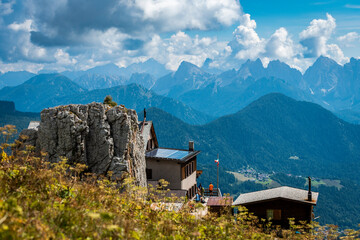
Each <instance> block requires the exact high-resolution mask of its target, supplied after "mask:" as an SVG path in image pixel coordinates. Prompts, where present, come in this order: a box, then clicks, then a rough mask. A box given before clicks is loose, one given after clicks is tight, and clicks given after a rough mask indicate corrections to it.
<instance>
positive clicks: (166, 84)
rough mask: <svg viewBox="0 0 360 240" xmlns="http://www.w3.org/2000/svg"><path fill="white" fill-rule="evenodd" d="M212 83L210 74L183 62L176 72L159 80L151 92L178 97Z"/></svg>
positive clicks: (212, 79)
mask: <svg viewBox="0 0 360 240" xmlns="http://www.w3.org/2000/svg"><path fill="white" fill-rule="evenodd" d="M212 81H214V77H213V75H212V74H209V73H207V72H204V71H203V70H202V69H201V68H199V67H198V66H196V65H194V64H192V63H189V62H186V61H183V62H182V63H181V64H180V66H179V68H178V69H177V71H176V72H174V73H170V74H168V75H166V76H164V77H162V78H159V79H158V80H157V81H156V83H155V85H154V87H153V88H152V90H154V91H155V92H156V93H158V94H161V95H165V96H171V97H178V96H180V95H181V94H183V93H185V92H187V91H191V90H194V89H200V88H203V87H205V86H207V85H208V84H210V83H211V82H212Z"/></svg>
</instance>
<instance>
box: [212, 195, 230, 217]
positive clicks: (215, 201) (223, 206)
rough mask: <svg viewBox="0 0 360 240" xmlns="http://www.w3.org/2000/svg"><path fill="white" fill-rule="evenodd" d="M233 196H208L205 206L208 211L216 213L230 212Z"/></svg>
mask: <svg viewBox="0 0 360 240" xmlns="http://www.w3.org/2000/svg"><path fill="white" fill-rule="evenodd" d="M232 203H233V197H209V199H208V201H207V203H206V206H207V207H208V209H209V212H212V213H217V214H219V215H220V214H224V213H225V214H226V213H231V212H232V208H231V205H232Z"/></svg>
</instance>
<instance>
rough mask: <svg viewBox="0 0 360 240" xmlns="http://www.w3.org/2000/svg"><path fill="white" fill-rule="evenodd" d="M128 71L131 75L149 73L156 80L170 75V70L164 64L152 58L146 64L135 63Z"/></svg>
mask: <svg viewBox="0 0 360 240" xmlns="http://www.w3.org/2000/svg"><path fill="white" fill-rule="evenodd" d="M126 69H127V71H128V72H129V74H130V75H131V74H134V73H147V74H150V75H152V76H154V77H155V78H159V77H162V76H165V75H166V74H168V73H170V70H167V69H166V68H165V66H164V65H163V64H161V63H159V62H158V61H156V60H155V59H153V58H150V59H148V60H147V61H145V62H140V63H133V64H131V65H129V66H128V67H127V68H126Z"/></svg>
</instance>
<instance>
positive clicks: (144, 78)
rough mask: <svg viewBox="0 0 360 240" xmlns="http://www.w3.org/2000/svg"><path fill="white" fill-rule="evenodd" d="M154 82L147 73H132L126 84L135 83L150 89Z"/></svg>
mask: <svg viewBox="0 0 360 240" xmlns="http://www.w3.org/2000/svg"><path fill="white" fill-rule="evenodd" d="M155 82H156V79H155V77H154V76H153V75H150V74H148V73H133V74H132V75H131V77H130V79H129V80H128V81H127V82H126V83H127V84H131V83H136V84H138V85H141V86H143V87H145V88H147V89H151V88H152V87H153V86H154V84H155Z"/></svg>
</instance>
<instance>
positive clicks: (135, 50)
mask: <svg viewBox="0 0 360 240" xmlns="http://www.w3.org/2000/svg"><path fill="white" fill-rule="evenodd" d="M227 27H233V28H234V31H233V37H232V39H229V41H224V40H222V41H219V40H218V39H217V38H216V37H206V31H207V30H212V31H217V30H219V29H222V28H227ZM256 27H257V23H256V21H255V20H254V19H251V16H250V15H249V14H246V13H243V12H242V8H241V6H240V4H239V2H238V1H237V0H221V1H219V0H197V1H192V0H172V1H168V0H132V1H128V0H108V1H97V0H76V1H75V0H57V1H50V0H23V1H16V2H15V1H14V0H13V1H12V0H10V1H6V0H0V71H1V72H6V71H9V70H30V71H32V72H36V71H38V70H40V69H47V70H57V71H62V70H80V69H87V68H90V67H94V66H96V65H101V64H105V63H108V62H113V63H115V64H117V65H118V66H127V65H129V64H131V63H133V62H139V61H145V60H147V59H148V58H154V59H156V60H158V61H159V62H161V63H163V64H166V67H167V68H168V69H171V70H176V69H177V67H178V66H179V64H180V63H181V61H184V60H185V61H189V62H192V63H194V64H196V65H198V66H201V65H202V64H203V62H204V61H205V60H206V59H207V58H210V59H213V62H212V64H211V65H212V66H214V67H218V68H224V69H225V68H232V67H234V68H237V67H239V66H240V65H241V63H243V62H244V61H246V60H247V59H252V60H254V59H256V58H260V59H261V60H262V61H263V62H264V64H265V65H266V64H267V63H268V62H269V61H270V60H274V59H278V60H281V61H284V62H286V63H288V64H289V65H290V66H292V67H295V68H297V69H299V70H302V71H304V70H305V69H306V68H307V67H308V66H309V65H310V64H311V63H312V62H313V61H314V60H315V59H316V58H317V57H319V56H320V55H324V56H328V57H331V58H333V59H334V60H336V61H338V62H339V63H344V62H346V61H348V58H347V57H345V56H344V54H343V51H342V50H341V48H340V46H341V47H349V46H352V45H353V44H356V43H358V42H359V41H360V37H359V34H358V33H356V32H350V33H348V34H346V35H344V36H340V37H338V38H335V41H334V39H333V37H334V33H335V30H336V20H335V18H334V17H333V16H332V15H330V14H327V15H326V18H325V19H314V20H312V21H311V22H310V23H309V25H308V26H307V27H306V28H305V29H303V31H301V32H300V33H299V34H298V35H295V36H294V35H292V34H290V33H289V32H288V30H287V29H286V28H284V27H280V28H278V29H277V30H276V31H275V32H274V33H273V34H271V35H270V36H269V37H268V38H264V37H261V36H259V34H258V33H257V31H256ZM193 31H197V32H203V34H201V37H200V36H199V35H196V34H195V35H194V34H191V33H192V32H193ZM294 39H296V40H294ZM336 43H338V44H339V45H337V44H336Z"/></svg>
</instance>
